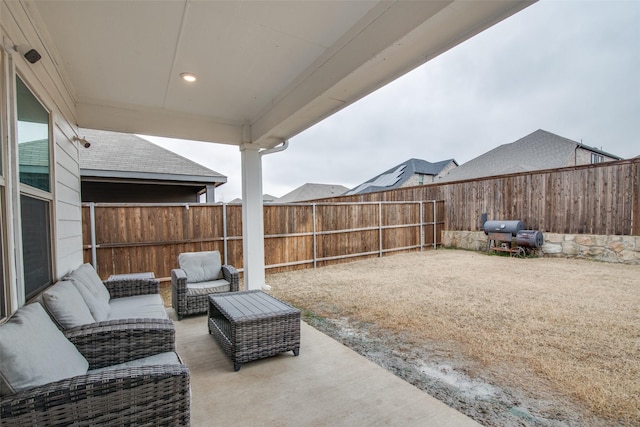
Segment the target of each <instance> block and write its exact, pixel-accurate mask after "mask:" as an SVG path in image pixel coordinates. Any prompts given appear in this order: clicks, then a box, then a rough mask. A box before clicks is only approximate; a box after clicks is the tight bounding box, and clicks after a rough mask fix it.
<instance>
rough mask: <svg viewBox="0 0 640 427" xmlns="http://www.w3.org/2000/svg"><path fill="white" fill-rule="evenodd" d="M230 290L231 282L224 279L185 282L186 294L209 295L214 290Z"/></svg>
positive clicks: (214, 291)
mask: <svg viewBox="0 0 640 427" xmlns="http://www.w3.org/2000/svg"><path fill="white" fill-rule="evenodd" d="M230 290H231V284H230V283H229V282H227V281H226V280H224V279H219V280H212V281H209V282H200V283H187V295H209V294H213V293H216V292H229V291H230Z"/></svg>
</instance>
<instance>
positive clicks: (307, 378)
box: [168, 308, 479, 427]
mask: <svg viewBox="0 0 640 427" xmlns="http://www.w3.org/2000/svg"><path fill="white" fill-rule="evenodd" d="M168 311H169V314H170V316H171V318H172V319H174V321H175V324H176V341H177V350H178V353H179V354H180V357H181V358H182V360H183V361H184V363H186V364H187V365H188V366H189V369H190V371H191V394H192V395H191V424H192V425H193V426H209V425H224V426H255V425H264V426H293V425H297V426H375V425H401V426H430V427H438V426H456V427H464V426H478V425H479V424H478V423H476V422H475V421H473V420H472V419H470V418H468V417H466V416H465V415H463V414H461V413H459V412H457V411H456V410H455V409H452V408H450V407H448V406H446V405H445V404H444V403H442V402H440V401H438V400H436V399H435V398H433V397H431V396H429V395H428V394H426V393H425V392H423V391H421V390H419V389H418V388H416V387H414V386H412V385H411V384H409V383H407V382H405V381H403V380H401V379H400V378H398V377H396V376H395V375H393V374H392V373H390V372H388V371H387V370H385V369H384V368H381V367H380V366H378V365H376V364H375V363H373V362H371V361H369V360H367V359H366V358H364V357H362V356H360V355H359V354H357V353H356V352H354V351H352V350H350V349H349V348H347V347H345V346H344V345H342V344H341V343H339V342H337V341H335V340H334V339H332V338H330V337H328V336H327V335H324V334H323V333H321V332H319V331H318V330H316V329H314V328H313V327H311V326H309V325H307V324H306V323H304V322H302V326H301V347H300V355H299V356H298V357H295V356H294V355H293V352H287V353H282V354H280V355H278V356H274V357H270V358H267V359H262V360H258V361H255V362H250V363H246V364H244V365H242V368H241V369H240V370H239V371H238V372H234V370H233V364H232V363H231V361H230V359H229V358H227V356H226V355H225V354H224V353H223V351H222V348H221V347H220V346H219V345H218V344H217V343H216V342H215V340H214V339H213V337H212V336H211V335H209V333H208V330H207V323H206V319H207V317H206V315H202V316H190V317H187V318H185V319H184V320H182V321H177V320H176V316H175V312H174V311H173V310H172V309H170V308H169V309H168Z"/></svg>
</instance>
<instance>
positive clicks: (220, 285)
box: [171, 251, 240, 320]
mask: <svg viewBox="0 0 640 427" xmlns="http://www.w3.org/2000/svg"><path fill="white" fill-rule="evenodd" d="M178 264H179V265H180V268H175V269H173V270H171V300H172V304H173V308H174V309H175V311H176V315H177V316H178V320H181V319H182V317H183V316H186V315H189V314H197V313H206V312H207V310H208V308H209V301H208V299H207V297H208V296H209V294H213V293H216V292H237V291H238V290H239V287H240V284H239V283H240V280H239V277H238V270H236V269H235V268H234V267H233V266H231V265H222V263H221V261H220V252H218V251H211V252H185V253H181V254H180V255H179V256H178Z"/></svg>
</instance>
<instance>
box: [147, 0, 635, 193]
mask: <svg viewBox="0 0 640 427" xmlns="http://www.w3.org/2000/svg"><path fill="white" fill-rule="evenodd" d="M537 129H544V130H547V131H549V132H553V133H555V134H558V135H560V136H563V137H565V138H569V139H572V140H574V141H578V142H580V141H581V142H582V143H584V144H586V145H590V146H594V147H598V148H602V149H603V150H604V151H606V152H609V153H612V154H615V155H618V156H620V157H624V158H630V157H635V156H638V155H640V0H629V1H604V0H601V1H545V0H542V1H540V2H538V3H536V4H534V5H532V6H530V7H528V8H527V9H525V10H523V11H522V12H519V13H517V14H516V15H514V16H512V17H510V18H508V19H506V20H505V21H503V22H501V23H499V24H497V25H495V26H493V27H491V28H489V29H488V30H486V31H484V32H482V33H480V34H479V35H477V36H475V37H473V38H472V39H470V40H467V41H466V42H464V43H462V44H461V45H458V46H456V47H455V48H453V49H451V50H450V51H448V52H445V53H444V54H442V55H440V56H439V57H437V58H435V59H433V60H431V61H429V62H428V63H426V64H425V65H423V66H421V67H419V68H417V69H415V70H414V71H412V72H410V73H409V74H406V75H405V76H403V77H401V78H400V79H398V80H396V81H395V82H392V83H390V84H389V85H387V86H385V87H383V88H381V89H379V90H378V91H377V92H375V93H373V94H371V95H369V96H368V97H366V98H364V99H362V100H360V101H358V102H356V103H355V104H353V105H351V106H349V107H347V108H346V109H344V110H342V111H340V112H338V113H336V114H335V115H333V116H332V117H329V118H328V119H326V120H324V121H323V122H321V123H319V124H317V125H315V126H313V127H312V128H310V129H308V130H306V131H305V132H303V133H301V134H299V135H297V136H295V137H293V138H291V139H290V145H289V149H287V150H286V151H284V152H280V153H276V154H272V155H268V156H265V157H263V192H264V193H268V194H271V195H273V196H276V197H281V196H283V195H285V194H286V193H288V192H289V191H291V190H293V189H295V188H297V187H299V186H301V185H303V184H305V183H321V184H340V185H344V186H346V187H349V188H352V187H355V186H357V185H359V184H361V183H363V182H365V181H367V180H369V179H370V178H372V177H374V176H376V175H378V174H379V173H382V172H384V171H386V170H387V169H390V168H392V167H394V166H395V165H397V164H399V163H402V162H404V161H405V160H408V159H410V158H418V159H424V160H427V161H430V162H437V161H440V160H446V159H455V160H456V161H457V162H458V164H463V163H465V162H467V161H469V160H471V159H473V158H475V157H477V156H479V155H481V154H483V153H485V152H487V151H489V150H491V149H493V148H495V147H497V146H499V145H502V144H507V143H510V142H514V141H516V140H517V139H520V138H522V137H524V136H526V135H528V134H529V133H531V132H533V131H535V130H537ZM145 138H147V139H149V140H151V141H153V142H155V143H157V144H159V145H161V146H163V147H165V148H168V149H170V150H172V151H174V152H176V153H178V154H181V155H183V156H185V157H187V158H190V159H192V160H194V161H196V162H198V163H201V164H203V165H204V166H206V167H208V168H210V169H213V170H215V171H217V172H219V173H222V174H224V175H226V176H227V177H228V182H227V183H226V184H224V185H222V186H220V187H218V188H217V190H216V191H217V193H216V199H217V200H216V201H225V202H229V201H231V200H233V199H234V198H236V197H241V194H242V190H241V174H240V151H239V149H238V147H236V146H225V145H220V144H207V143H202V142H193V141H184V140H169V139H161V138H152V137H145Z"/></svg>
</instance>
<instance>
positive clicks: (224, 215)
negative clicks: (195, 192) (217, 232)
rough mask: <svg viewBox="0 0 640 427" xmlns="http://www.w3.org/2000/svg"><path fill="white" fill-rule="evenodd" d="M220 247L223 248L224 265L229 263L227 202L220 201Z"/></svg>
mask: <svg viewBox="0 0 640 427" xmlns="http://www.w3.org/2000/svg"><path fill="white" fill-rule="evenodd" d="M222 248H223V250H224V265H229V258H228V256H227V253H228V251H227V204H226V203H224V202H222Z"/></svg>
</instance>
